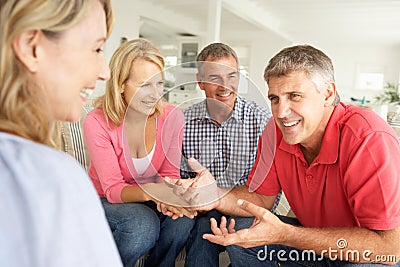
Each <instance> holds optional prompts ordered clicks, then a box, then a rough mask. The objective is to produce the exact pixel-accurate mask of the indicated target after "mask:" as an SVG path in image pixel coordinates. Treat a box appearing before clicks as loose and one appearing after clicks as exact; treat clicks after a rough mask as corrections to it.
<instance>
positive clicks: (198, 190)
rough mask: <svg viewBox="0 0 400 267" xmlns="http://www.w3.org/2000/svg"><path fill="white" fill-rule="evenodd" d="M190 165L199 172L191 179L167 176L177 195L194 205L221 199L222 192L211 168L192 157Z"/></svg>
mask: <svg viewBox="0 0 400 267" xmlns="http://www.w3.org/2000/svg"><path fill="white" fill-rule="evenodd" d="M188 162H189V166H190V167H191V168H192V169H193V170H194V171H195V172H197V176H196V177H195V178H191V179H172V178H169V177H165V178H164V181H165V183H166V184H167V185H168V186H169V187H172V188H173V192H174V194H175V195H177V196H179V197H180V198H181V199H183V200H184V201H185V202H187V203H188V204H189V205H190V206H192V207H201V206H203V208H204V206H206V205H210V204H212V203H214V202H216V201H217V200H218V199H219V196H220V194H219V193H220V192H219V189H218V186H217V183H216V181H215V179H214V177H213V176H212V175H211V173H210V172H209V170H207V169H206V168H204V167H203V166H202V165H201V164H200V163H199V162H198V161H197V160H195V159H194V158H190V159H189V160H188Z"/></svg>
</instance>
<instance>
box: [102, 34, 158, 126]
mask: <svg viewBox="0 0 400 267" xmlns="http://www.w3.org/2000/svg"><path fill="white" fill-rule="evenodd" d="M137 59H143V60H146V61H149V62H151V63H154V64H156V65H157V66H158V67H159V68H160V71H162V70H163V69H164V58H163V56H162V55H161V53H160V51H159V50H158V49H157V48H156V47H155V46H154V45H153V44H152V43H151V42H150V41H148V40H146V39H142V38H139V39H134V40H130V41H127V42H124V43H123V44H122V45H121V46H120V47H118V48H117V50H115V52H114V54H113V55H112V57H111V60H110V71H111V75H110V78H109V80H108V81H107V85H106V91H105V94H104V95H103V96H101V97H100V98H99V99H98V100H97V101H96V103H95V106H96V107H101V108H102V109H103V112H104V116H105V118H106V120H107V121H108V123H109V124H110V121H109V120H111V121H112V122H113V124H114V125H117V126H118V125H121V124H122V122H123V120H124V116H125V112H126V109H127V106H128V105H129V103H126V102H125V99H124V97H123V88H122V87H123V84H125V83H126V82H127V81H128V79H129V75H130V72H131V67H132V63H133V62H134V61H135V60H137ZM161 111H162V101H158V103H157V105H156V108H155V112H156V113H161Z"/></svg>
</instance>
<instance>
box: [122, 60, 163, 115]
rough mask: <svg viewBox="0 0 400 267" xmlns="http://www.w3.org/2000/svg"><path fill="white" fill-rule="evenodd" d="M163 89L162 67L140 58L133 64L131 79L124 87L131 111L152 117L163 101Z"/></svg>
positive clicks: (125, 97)
mask: <svg viewBox="0 0 400 267" xmlns="http://www.w3.org/2000/svg"><path fill="white" fill-rule="evenodd" d="M163 88H164V78H163V74H162V70H161V69H160V67H159V66H158V65H157V64H155V63H153V62H150V61H148V60H144V59H141V58H138V59H136V60H134V61H133V62H132V66H131V70H130V73H129V78H128V80H127V81H126V82H125V84H124V85H123V90H124V99H125V101H126V103H128V104H129V109H130V110H131V111H135V112H138V113H141V114H145V115H151V114H153V113H154V111H155V106H156V104H157V102H158V101H160V100H161V96H162V93H163Z"/></svg>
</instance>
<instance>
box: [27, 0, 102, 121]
mask: <svg viewBox="0 0 400 267" xmlns="http://www.w3.org/2000/svg"><path fill="white" fill-rule="evenodd" d="M91 5H92V6H91V8H90V10H89V12H88V14H87V15H86V17H85V18H84V19H83V20H82V21H81V22H79V23H78V24H77V25H75V26H74V27H72V28H70V29H69V30H67V31H65V32H64V33H63V34H62V35H61V36H60V37H59V38H51V37H47V36H45V35H44V34H41V35H40V39H39V41H38V42H39V43H38V46H37V55H38V59H39V61H38V62H39V64H38V71H37V72H36V73H35V75H34V79H35V82H36V83H37V84H38V85H40V86H42V87H43V88H44V90H45V94H46V96H47V97H48V98H49V99H48V103H49V104H50V105H51V111H52V112H53V114H54V118H55V119H57V120H66V121H76V120H78V119H79V118H80V115H81V112H82V106H83V103H84V102H85V101H86V97H87V93H88V92H92V91H93V90H94V88H95V85H96V81H97V80H106V79H107V78H108V77H109V72H110V71H109V68H108V65H107V64H106V60H105V58H104V54H103V46H104V42H105V40H106V36H107V27H106V17H105V12H104V9H103V6H102V5H101V4H100V2H99V1H97V0H93V1H92V4H91Z"/></svg>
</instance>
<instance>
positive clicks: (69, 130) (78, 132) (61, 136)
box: [55, 103, 294, 267]
mask: <svg viewBox="0 0 400 267" xmlns="http://www.w3.org/2000/svg"><path fill="white" fill-rule="evenodd" d="M83 109H84V112H83V114H82V117H81V119H80V121H78V122H74V123H70V122H59V123H57V128H56V137H55V140H56V143H57V146H58V147H59V149H60V150H61V151H64V152H66V153H68V154H70V155H71V156H72V157H74V158H75V159H76V160H77V161H78V162H79V163H80V164H81V165H82V167H83V168H84V169H85V170H88V167H89V153H88V150H87V147H86V144H85V140H84V136H83V125H82V123H83V121H84V120H85V118H86V114H87V113H88V112H89V111H90V110H91V109H92V107H91V103H88V104H86V105H85V106H84V107H83ZM276 213H277V214H281V215H287V216H292V217H294V214H293V213H292V212H291V210H290V207H289V204H288V202H287V200H286V198H285V196H284V195H282V197H281V200H280V202H279V205H278V207H277V210H276ZM145 257H146V255H145V256H143V257H142V258H141V259H140V260H139V261H138V262H137V263H136V265H135V267H142V266H143V265H144V259H145ZM219 258H220V266H228V265H229V256H228V254H227V252H226V251H223V252H221V253H220V257H219ZM184 261H185V250H184V249H183V250H182V252H181V253H180V254H179V255H178V257H177V259H176V264H175V266H177V267H179V266H182V267H183V266H184Z"/></svg>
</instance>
